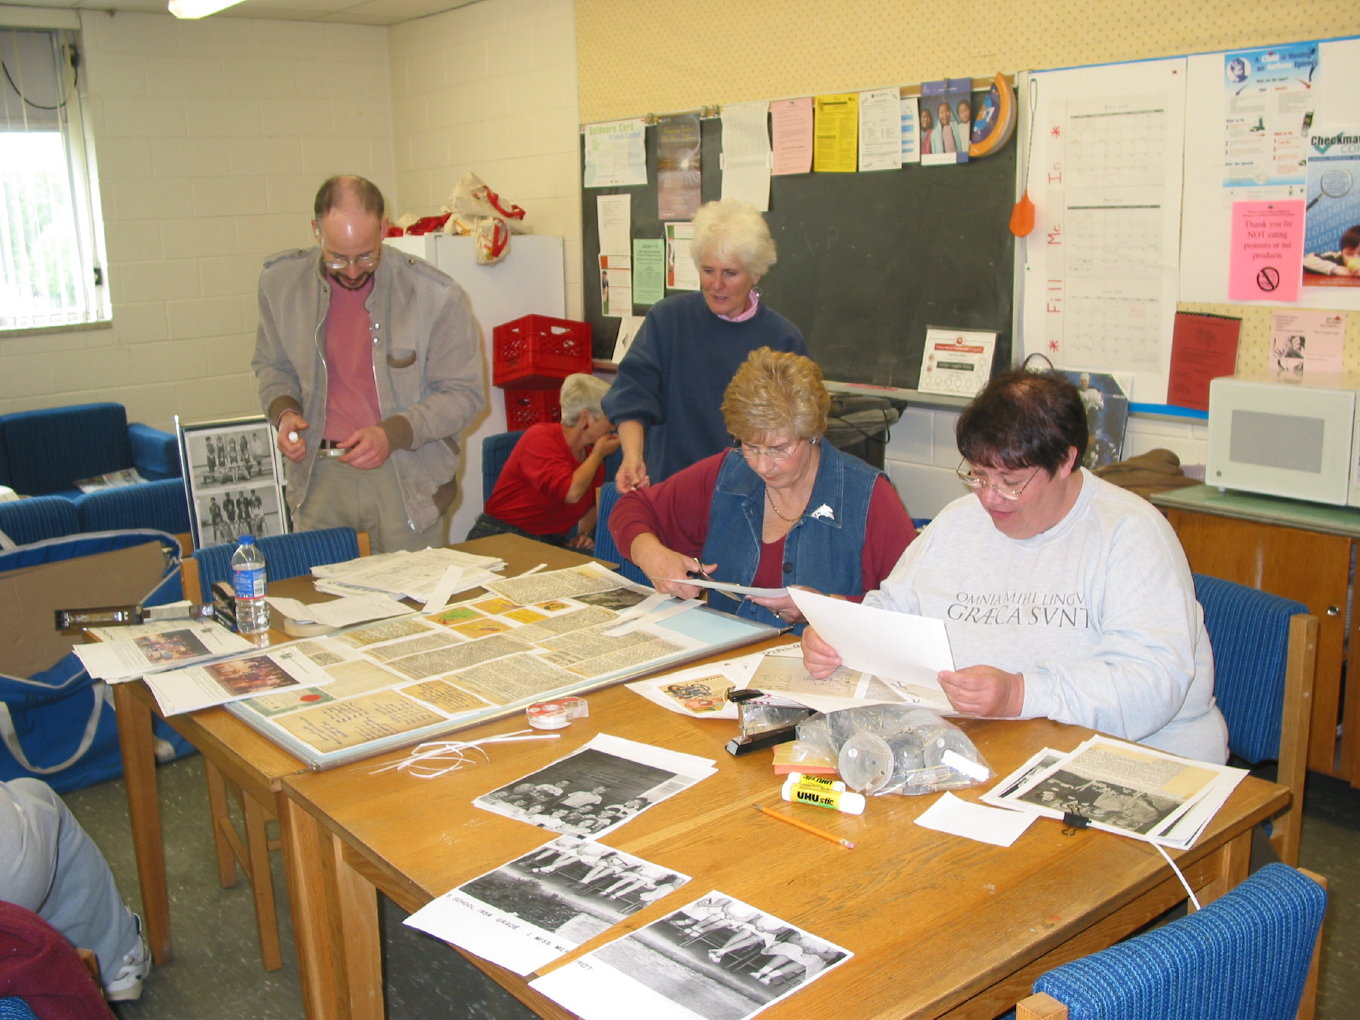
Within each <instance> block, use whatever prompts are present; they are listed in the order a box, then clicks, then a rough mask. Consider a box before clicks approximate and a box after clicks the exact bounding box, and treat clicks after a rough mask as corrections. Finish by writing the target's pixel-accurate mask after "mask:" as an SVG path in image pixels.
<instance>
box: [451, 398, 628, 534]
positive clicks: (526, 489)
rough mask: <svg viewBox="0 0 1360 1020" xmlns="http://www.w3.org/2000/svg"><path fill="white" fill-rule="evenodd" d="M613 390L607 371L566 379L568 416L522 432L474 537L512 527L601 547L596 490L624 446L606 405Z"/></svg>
mask: <svg viewBox="0 0 1360 1020" xmlns="http://www.w3.org/2000/svg"><path fill="white" fill-rule="evenodd" d="M608 391H609V384H608V383H607V382H605V381H604V380H603V379H597V378H595V377H594V376H592V375H586V374H584V373H581V372H577V373H575V374H573V375H569V376H567V378H566V379H565V380H563V382H562V395H561V405H562V421H561V423H560V424H559V423H557V422H540V423H539V424H537V425H531V426H530V427H529V428H528V430H527V431H525V433H524V435H522V436H520V438H519V442H518V443H516V444H515V449H514V450H513V451H512V452H511V454H510V459H509V460H507V461H506V462H505V467H504V468H502V469H501V475H500V478H498V479H497V480H496V487H495V488H494V489H493V490H492V491H491V498H490V499H488V500H487V501H486V506H484V507H483V508H482V512H481V513H480V514H478V515H477V520H476V521H475V522H474V523H473V525H472V529H471V530H470V531H469V532H468V534H467V537H468V538H469V539H473V538H483V537H485V536H487V535H500V534H505V533H506V532H510V533H512V534H517V535H524V536H525V537H526V538H532V539H536V540H537V541H540V542H549V543H551V544H552V545H563V546H570V547H571V548H573V549H587V550H588V549H593V548H594V547H595V542H594V539H593V538H592V537H591V536H592V535H593V533H594V531H595V492H596V490H597V489H599V487H600V486H601V485H602V484H604V459H605V458H606V457H608V456H609V455H610V454H611V453H613V452H614V451H615V450H617V449H618V448H619V437H618V436H617V435H614V426H613V425H611V424H610V422H609V419H608V418H607V417H605V413H604V412H603V411H602V410H600V401H601V400H602V399H603V398H604V395H605V394H606V393H607V392H608ZM573 528H575V529H576V531H575V534H574V535H572V529H573Z"/></svg>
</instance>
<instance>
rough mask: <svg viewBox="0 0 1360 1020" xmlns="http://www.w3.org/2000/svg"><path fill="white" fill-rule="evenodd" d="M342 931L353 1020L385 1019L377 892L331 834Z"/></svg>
mask: <svg viewBox="0 0 1360 1020" xmlns="http://www.w3.org/2000/svg"><path fill="white" fill-rule="evenodd" d="M331 850H332V853H333V854H334V863H335V872H334V874H335V882H336V889H337V892H338V907H339V911H340V913H339V917H340V932H341V934H342V937H343V939H344V943H345V976H346V978H347V979H348V981H349V1003H350V1017H351V1020H383V1018H384V1017H385V1015H386V1011H385V1010H384V1008H383V970H382V933H381V931H380V930H379V927H378V891H377V890H376V889H375V888H374V887H373V883H371V882H370V881H368V879H366V878H364V877H363V876H362V875H360V874H359V872H357V871H355V870H354V869H353V868H352V867H350V866H349V865H348V864H347V863H346V862H345V859H344V844H343V843H341V841H340V840H339V838H338V837H335V836H332V837H331Z"/></svg>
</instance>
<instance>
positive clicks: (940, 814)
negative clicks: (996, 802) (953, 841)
mask: <svg viewBox="0 0 1360 1020" xmlns="http://www.w3.org/2000/svg"><path fill="white" fill-rule="evenodd" d="M1034 819H1035V816H1034V815H1032V814H1028V813H1027V812H1024V811H1006V810H1004V809H1003V808H994V807H985V806H984V805H982V804H972V803H969V802H968V801H966V800H960V799H959V798H958V797H955V796H954V795H953V794H952V793H948V792H946V793H944V794H941V796H940V799H939V800H937V801H936V802H935V803H934V804H932V805H930V807H928V808H926V810H925V811H924V812H922V814H921V815H920V817H918V818H917V819H916V824H917V825H920V826H922V827H923V828H926V829H934V830H935V831H936V832H947V833H949V834H950V835H952V836H963V837H964V838H966V839H975V840H978V841H979V842H981V843H991V844H992V845H993V846H1010V845H1011V844H1012V843H1014V842H1015V841H1016V840H1017V839H1019V838H1020V835H1021V833H1023V832H1024V831H1025V830H1026V829H1028V828H1029V827H1030V823H1031V822H1033V821H1034Z"/></svg>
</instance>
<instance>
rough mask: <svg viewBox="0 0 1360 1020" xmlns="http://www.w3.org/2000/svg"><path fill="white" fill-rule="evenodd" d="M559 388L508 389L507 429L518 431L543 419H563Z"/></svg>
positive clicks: (506, 393) (506, 400)
mask: <svg viewBox="0 0 1360 1020" xmlns="http://www.w3.org/2000/svg"><path fill="white" fill-rule="evenodd" d="M559 397H560V394H559V392H558V390H556V389H552V390H520V389H514V390H506V391H505V430H506V431H507V432H516V431H518V430H519V429H527V428H528V427H529V426H530V425H536V424H538V423H539V422H541V421H561V420H562V403H561V400H560V399H559Z"/></svg>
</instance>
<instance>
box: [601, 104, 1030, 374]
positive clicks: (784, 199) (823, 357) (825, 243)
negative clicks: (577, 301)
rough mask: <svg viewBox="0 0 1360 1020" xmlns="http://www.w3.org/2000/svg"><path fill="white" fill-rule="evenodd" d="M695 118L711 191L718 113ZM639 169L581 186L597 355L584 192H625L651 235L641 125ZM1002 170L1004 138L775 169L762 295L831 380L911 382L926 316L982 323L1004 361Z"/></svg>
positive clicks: (717, 191) (1006, 294) (1007, 334)
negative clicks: (974, 154)
mask: <svg viewBox="0 0 1360 1020" xmlns="http://www.w3.org/2000/svg"><path fill="white" fill-rule="evenodd" d="M701 123H702V141H703V157H702V158H703V167H702V170H703V176H702V179H703V184H702V196H703V200H704V201H705V202H707V201H710V200H712V199H716V198H719V197H720V195H721V171H720V170H719V155H720V153H721V151H722V145H721V124H720V122H719V121H718V120H717V119H716V118H710V119H705V120H704V121H702V122H701ZM647 179H648V183H647V184H646V185H639V186H637V187H631V188H584V189H582V196H583V200H582V202H583V204H582V212H583V215H582V226H583V228H584V231H583V232H584V265H583V277H582V278H583V280H584V282H585V285H584V287H583V290H584V293H585V314H586V318H587V320H588V321H589V322H590V324H591V326H592V328H593V332H594V347H595V356H596V357H597V358H602V359H608V358H610V357H611V356H612V354H613V349H614V339H615V337H616V336H617V334H618V326H619V320H618V319H617V318H614V317H609V318H606V317H603V316H601V315H600V295H599V287H598V286H596V285H595V284H594V281H597V280H598V277H599V270H598V267H597V265H596V257H597V255H598V252H599V226H598V220H597V218H596V214H595V198H596V196H598V195H601V194H622V193H629V194H631V195H632V202H631V203H630V204H631V207H632V234H633V236H634V237H650V238H657V237H661V236H662V227H661V223H660V222H659V221H658V220H657V215H656V183H655V182H656V150H655V132H654V129H653V128H650V127H649V128H648V129H647ZM1015 180H1016V144H1015V141H1014V139H1012V141H1011V142H1010V143H1009V144H1008V145H1006V147H1005V148H1003V149H1002V150H1001V152H999V153H997V154H995V155H993V156H989V157H987V158H985V159H979V160H974V161H971V162H968V163H964V164H960V165H957V166H936V167H921V166H914V165H908V166H906V167H903V168H902V169H901V170H884V171H878V172H874V173H850V174H832V173H821V174H799V175H794V176H780V177H774V178H772V179H771V182H770V211H769V213H768V214H767V216H766V218H767V220H768V221H769V224H770V232H771V234H772V235H773V236H774V239H775V243H776V245H777V246H778V250H779V261H778V262H777V263H776V264H775V266H774V267H773V268H772V269H771V270H770V272H769V274H768V275H767V276H766V277H765V278H764V279H763V280H761V281H760V291H761V295H762V297H761V299H762V300H763V301H766V302H767V303H768V304H769V307H771V308H773V309H774V310H775V311H777V312H779V313H780V314H782V315H784V316H785V317H787V318H789V319H791V320H792V321H793V322H794V323H796V324H797V325H798V327H799V328H800V329H802V331H803V335H804V336H805V337H807V341H808V348H809V350H810V351H811V353H812V355H813V357H814V358H815V359H816V360H817V361H818V363H819V364H821V366H822V370H823V371H824V372H825V373H826V377H827V378H828V379H830V380H835V381H839V382H851V383H868V384H873V385H878V386H893V387H899V388H902V389H915V388H916V384H917V382H918V380H919V376H920V369H921V355H922V348H923V346H924V344H925V333H926V329H927V327H929V326H943V327H946V328H959V329H985V330H994V331H996V333H997V352H996V360H995V364H996V365H1008V364H1009V363H1010V357H1011V321H1012V320H1011V313H1012V305H1013V286H1012V274H1013V267H1014V238H1013V237H1012V236H1011V233H1010V228H1009V223H1010V213H1011V207H1012V206H1013V205H1014V202H1015ZM646 310H647V309H646V307H644V306H637V308H636V311H637V312H638V314H642V313H644V312H645V311H646Z"/></svg>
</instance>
